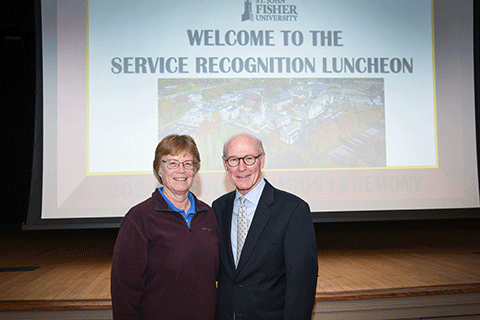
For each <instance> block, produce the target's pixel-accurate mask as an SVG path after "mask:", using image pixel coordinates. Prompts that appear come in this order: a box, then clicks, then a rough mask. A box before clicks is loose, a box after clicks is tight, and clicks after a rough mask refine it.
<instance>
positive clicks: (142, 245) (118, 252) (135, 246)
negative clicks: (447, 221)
mask: <svg viewBox="0 0 480 320" xmlns="http://www.w3.org/2000/svg"><path fill="white" fill-rule="evenodd" d="M147 252H148V245H147V241H146V240H145V238H144V237H143V236H142V235H141V233H140V232H139V231H138V229H137V227H136V226H135V224H134V223H133V222H132V221H131V219H128V218H124V220H123V221H122V224H121V226H120V230H119V233H118V237H117V241H116V242H115V247H114V250H113V259H112V274H111V294H112V309H113V319H129V320H133V319H140V314H139V308H138V306H139V301H140V297H141V295H142V293H143V289H144V284H145V279H144V277H143V272H144V270H145V268H146V265H147Z"/></svg>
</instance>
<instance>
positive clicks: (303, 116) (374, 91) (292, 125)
mask: <svg viewBox="0 0 480 320" xmlns="http://www.w3.org/2000/svg"><path fill="white" fill-rule="evenodd" d="M384 100H385V99H384V81H383V79H382V78H348V79H344V78H341V79H337V78H234V79H232V78H228V79H227V78H225V79H223V78H221V79H219V78H217V79H190V78H188V79H178V78H177V79H158V138H159V140H161V139H162V138H163V137H165V136H166V135H168V134H171V133H179V134H189V135H191V136H192V137H193V138H194V139H195V141H196V143H197V146H198V149H199V151H200V155H201V160H202V171H217V170H223V165H222V162H221V160H220V159H221V157H222V146H223V143H224V142H225V140H226V139H227V138H228V137H229V136H231V135H232V134H235V133H237V132H244V131H246V132H250V133H252V134H254V135H255V136H257V137H259V138H260V139H262V141H263V142H264V144H265V149H266V150H265V151H266V152H267V161H268V167H269V169H273V170H289V169H296V168H304V169H326V168H378V167H385V166H386V147H385V145H386V143H385V106H384Z"/></svg>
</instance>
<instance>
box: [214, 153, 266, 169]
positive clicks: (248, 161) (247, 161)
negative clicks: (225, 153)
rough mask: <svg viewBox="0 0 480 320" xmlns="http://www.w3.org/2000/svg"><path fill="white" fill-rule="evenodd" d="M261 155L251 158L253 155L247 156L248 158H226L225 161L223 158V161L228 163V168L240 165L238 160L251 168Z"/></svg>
mask: <svg viewBox="0 0 480 320" xmlns="http://www.w3.org/2000/svg"><path fill="white" fill-rule="evenodd" d="M262 154H263V152H262V153H260V154H259V155H258V156H253V155H248V156H245V157H235V156H233V157H230V158H227V159H225V157H223V159H224V160H225V161H226V162H227V163H228V165H229V166H230V167H237V166H238V165H239V164H240V160H243V163H245V165H247V166H253V164H254V163H255V161H257V159H258V158H260V157H261V155H262Z"/></svg>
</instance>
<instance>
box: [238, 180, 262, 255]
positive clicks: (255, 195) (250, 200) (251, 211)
mask: <svg viewBox="0 0 480 320" xmlns="http://www.w3.org/2000/svg"><path fill="white" fill-rule="evenodd" d="M264 187H265V180H264V179H263V178H262V180H261V181H260V182H259V183H258V185H257V186H256V187H255V188H253V189H252V190H250V191H249V192H248V193H247V194H246V195H244V196H243V195H242V194H241V193H240V192H238V190H237V191H236V192H235V200H234V201H233V214H232V229H231V233H230V240H231V243H232V252H233V256H234V257H236V256H237V217H238V209H240V197H242V196H243V197H245V209H246V210H247V229H250V225H251V224H252V220H253V216H254V215H255V210H257V206H258V202H259V201H260V196H261V195H262V192H263V188H264ZM247 237H248V235H247Z"/></svg>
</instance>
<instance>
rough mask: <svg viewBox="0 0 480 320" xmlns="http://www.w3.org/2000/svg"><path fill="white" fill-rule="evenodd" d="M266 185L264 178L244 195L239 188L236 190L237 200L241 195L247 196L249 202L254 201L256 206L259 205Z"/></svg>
mask: <svg viewBox="0 0 480 320" xmlns="http://www.w3.org/2000/svg"><path fill="white" fill-rule="evenodd" d="M264 187H265V179H264V178H262V180H260V182H259V183H258V184H257V185H256V186H255V188H253V189H252V190H250V191H249V192H248V193H247V194H246V195H242V194H241V193H240V192H238V190H236V192H235V201H239V200H238V199H239V198H240V197H245V199H247V200H248V201H249V202H251V203H253V204H254V205H255V206H257V205H258V202H259V201H260V196H261V195H262V192H263V188H264Z"/></svg>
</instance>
